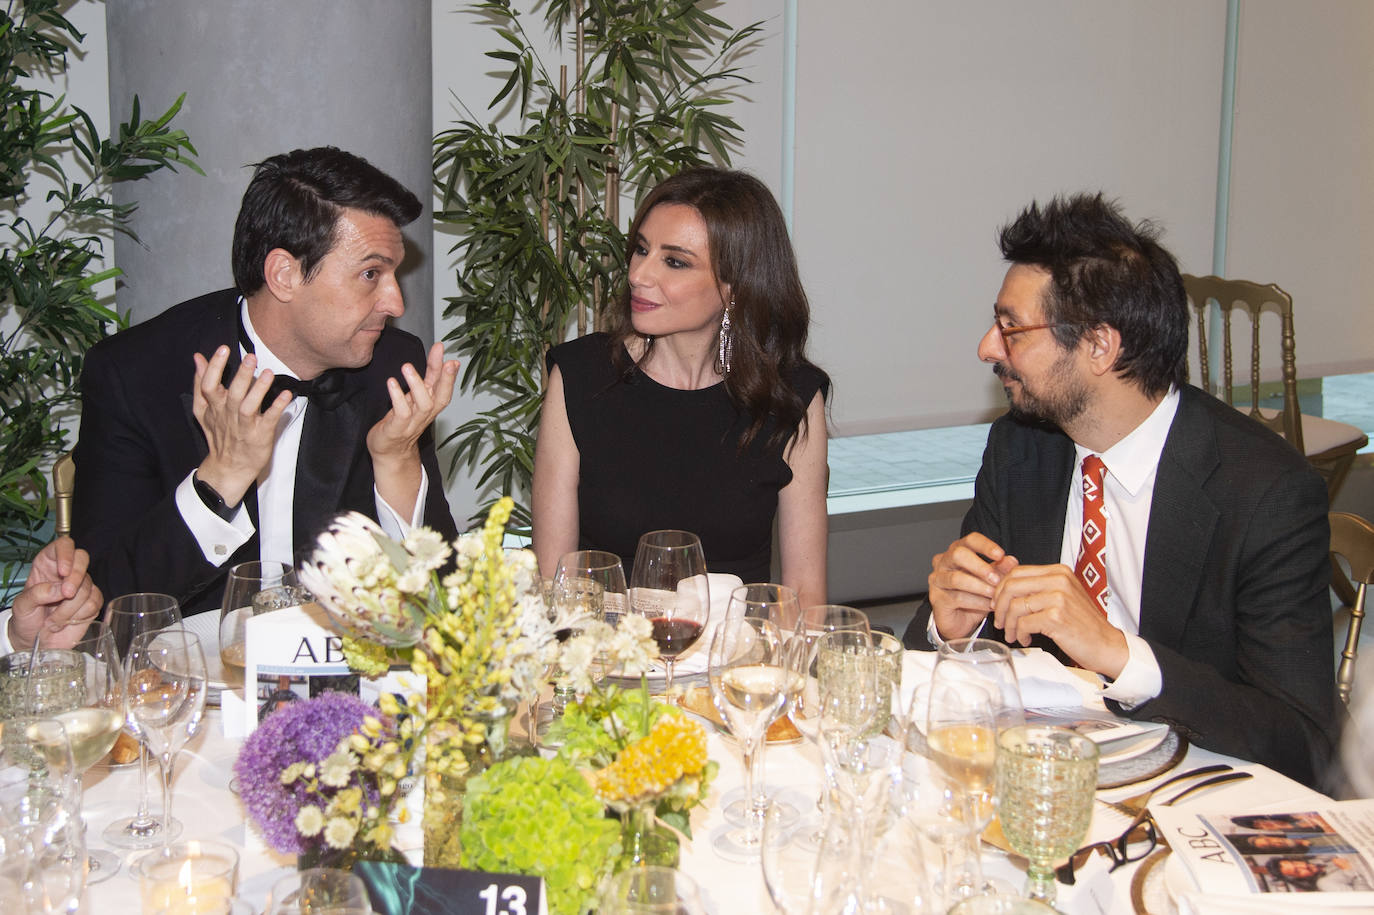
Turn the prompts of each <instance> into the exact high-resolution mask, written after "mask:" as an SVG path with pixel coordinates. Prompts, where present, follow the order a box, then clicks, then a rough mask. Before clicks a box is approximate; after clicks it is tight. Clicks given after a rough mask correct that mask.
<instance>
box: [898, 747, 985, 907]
mask: <svg viewBox="0 0 1374 915" xmlns="http://www.w3.org/2000/svg"><path fill="white" fill-rule="evenodd" d="M915 730H916V728H914V727H913V728H911V729H910V731H909V732H908V733H911V732H914V731H915ZM898 792H899V798H900V807H901V812H902V816H903V818H904V819H906V820H907V821H908V822H909V823H910V824H911V825H912V826H913V827H914V828H915V830H916V832H917V834H918V835H919V837H920V838H921V839H924V840H925V842H926V843H929V846H930V847H931V848H933V849H934V850H935V851H936V852H937V854H936V855H935V856H930V855H925V856H923V857H924V860H925V861H926V862H927V870H928V872H929V877H930V891H931V893H932V895H933V896H934V900H933V901H934V902H936V903H938V906H937V910H938V911H941V912H943V911H945V910H946V909H947V908H949V906H951V905H953V904H954V903H956V902H958V901H959V899H961V898H963V896H964V895H965V894H966V893H967V892H968V888H971V887H972V886H973V882H972V879H971V878H968V877H967V876H966V875H967V874H968V873H969V872H970V871H971V870H972V869H973V868H975V867H976V866H977V864H976V861H974V862H973V863H970V862H969V856H970V854H972V855H975V856H976V854H977V852H976V851H972V852H971V851H970V848H969V845H970V842H973V841H976V840H977V836H978V835H979V834H980V833H981V832H982V831H983V828H984V826H985V825H986V821H985V820H983V819H982V818H981V817H980V816H979V815H978V814H977V813H975V810H974V803H973V801H972V799H971V798H970V797H969V796H968V794H967V793H966V792H965V791H964V789H963V787H962V786H961V785H960V784H959V783H958V782H956V781H954V780H953V779H951V778H949V777H948V776H947V775H946V774H945V773H944V771H943V770H941V769H940V767H939V766H937V765H936V764H935V763H934V762H933V761H932V760H930V759H929V758H927V757H926V756H923V755H922V754H921V753H919V752H906V753H904V754H903V756H902V775H901V781H900V784H899V786H898ZM937 861H938V862H939V865H938V869H936V862H937Z"/></svg>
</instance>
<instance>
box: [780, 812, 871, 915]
mask: <svg viewBox="0 0 1374 915" xmlns="http://www.w3.org/2000/svg"><path fill="white" fill-rule="evenodd" d="M811 833H816V834H818V835H819V836H820V839H819V841H816V842H813V841H811V840H810V834H811ZM761 841H762V849H761V855H762V858H763V882H764V884H765V885H766V886H767V887H768V895H769V896H770V897H771V898H772V900H773V904H774V905H776V906H777V907H778V909H779V910H781V911H782V912H783V913H784V915H812V913H820V912H837V911H844V910H845V907H844V905H843V901H844V897H845V895H846V893H847V892H848V889H849V888H850V887H851V886H852V885H853V884H854V883H855V881H856V879H857V878H856V869H857V867H858V866H859V862H858V860H857V858H856V856H855V855H854V854H853V851H854V849H853V847H852V845H851V844H850V842H849V831H848V830H847V829H845V828H844V823H843V821H842V820H841V819H840V818H839V817H822V816H821V815H820V814H815V815H813V816H812V817H810V818H808V819H806V820H803V821H802V822H801V823H800V824H798V825H797V826H796V827H795V828H794V827H793V826H790V825H788V823H787V816H786V811H784V810H783V809H782V807H781V806H780V805H779V804H777V803H770V804H769V805H768V809H767V810H766V811H764V814H763V835H762V839H761Z"/></svg>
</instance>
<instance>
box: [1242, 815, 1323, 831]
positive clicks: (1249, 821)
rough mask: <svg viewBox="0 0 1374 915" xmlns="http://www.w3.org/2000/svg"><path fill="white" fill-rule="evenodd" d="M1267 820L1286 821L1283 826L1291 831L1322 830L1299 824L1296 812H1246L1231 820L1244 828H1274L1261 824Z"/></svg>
mask: <svg viewBox="0 0 1374 915" xmlns="http://www.w3.org/2000/svg"><path fill="white" fill-rule="evenodd" d="M1266 820H1267V821H1271V822H1275V823H1285V824H1287V825H1285V826H1284V827H1283V828H1284V829H1285V830H1287V831H1289V832H1320V831H1321V830H1316V829H1313V828H1311V827H1307V826H1300V825H1299V824H1298V817H1297V816H1295V815H1294V814H1291V813H1247V814H1245V815H1243V816H1234V817H1231V822H1232V823H1235V824H1236V825H1237V826H1239V827H1240V828H1242V829H1263V830H1272V829H1273V827H1271V826H1261V825H1260V824H1261V823H1263V822H1265V821H1266Z"/></svg>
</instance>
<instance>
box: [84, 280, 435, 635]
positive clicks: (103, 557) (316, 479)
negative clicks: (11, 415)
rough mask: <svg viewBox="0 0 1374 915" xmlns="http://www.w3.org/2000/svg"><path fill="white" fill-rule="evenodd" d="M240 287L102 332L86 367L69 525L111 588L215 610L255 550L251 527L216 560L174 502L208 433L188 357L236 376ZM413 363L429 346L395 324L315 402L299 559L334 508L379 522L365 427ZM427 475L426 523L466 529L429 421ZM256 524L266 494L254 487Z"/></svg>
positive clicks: (299, 520) (424, 442) (298, 530)
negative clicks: (218, 362) (260, 497)
mask: <svg viewBox="0 0 1374 915" xmlns="http://www.w3.org/2000/svg"><path fill="white" fill-rule="evenodd" d="M238 295H239V294H238V292H237V290H234V289H226V290H222V291H220V292H214V293H210V294H208V295H204V296H201V297H200V298H196V299H192V300H190V301H189V302H183V303H181V304H180V305H177V306H175V307H173V308H171V309H168V310H167V311H165V312H163V313H162V314H160V315H158V316H157V317H155V318H152V319H151V320H149V321H146V322H144V323H142V324H139V325H137V326H135V327H131V328H129V329H128V330H126V331H123V332H122V333H119V334H116V335H114V336H113V337H109V338H107V339H105V340H102V341H100V343H98V344H96V345H95V346H94V347H92V348H91V351H90V352H89V353H88V354H87V356H86V362H85V366H84V367H83V369H82V372H81V391H82V400H81V429H80V433H79V438H78V440H77V443H76V449H75V452H74V455H73V456H74V458H75V460H76V495H75V501H74V505H73V516H72V534H73V536H74V537H75V539H76V542H77V544H79V545H80V546H82V547H84V548H85V549H87V550H88V551H89V552H90V554H91V577H92V578H93V579H94V580H95V583H96V584H97V585H99V586H100V589H101V590H102V591H103V592H104V593H105V596H106V598H110V597H115V596H117V595H120V594H128V593H132V592H136V591H157V592H162V593H166V594H172V595H174V596H175V597H177V598H178V600H180V601H181V605H182V613H183V615H190V614H192V613H196V612H199V611H202V610H206V609H210V608H213V607H218V606H219V602H220V597H221V592H222V590H223V588H224V579H225V576H226V575H227V574H228V570H229V568H230V567H231V566H233V565H234V564H236V563H239V562H244V561H247V560H250V559H257V558H259V552H258V551H259V546H258V538H257V535H256V534H255V535H254V536H253V537H252V538H250V539H249V540H248V542H247V543H245V544H244V545H243V546H242V547H240V548H239V549H238V550H237V551H236V552H235V553H234V554H233V555H232V556H226V557H225V558H224V561H223V562H222V563H220V564H218V565H216V564H212V563H210V562H207V561H206V559H205V556H204V554H203V553H202V552H201V549H200V546H199V545H198V544H197V543H196V540H195V538H194V537H193V536H192V534H191V532H190V530H189V529H188V528H187V527H186V524H185V522H184V521H183V520H182V518H181V514H180V512H178V510H177V506H176V499H175V496H174V492H175V489H176V487H177V485H178V484H179V483H180V482H181V481H182V480H183V479H185V477H186V475H187V474H188V473H190V472H191V470H192V468H194V467H196V466H198V465H199V464H200V462H201V461H202V460H203V459H204V458H205V455H206V453H207V445H206V441H205V434H204V433H203V432H202V431H201V428H200V424H199V423H198V422H197V421H196V418H195V416H194V415H193V414H192V412H191V399H192V398H191V386H192V380H193V378H194V375H195V366H194V364H193V363H192V361H191V355H192V353H197V352H198V353H201V354H202V355H204V356H205V358H207V359H209V358H210V356H211V355H212V354H213V353H214V351H215V349H216V348H217V347H219V346H220V345H221V344H228V345H229V346H230V348H231V352H232V355H231V358H230V362H229V366H228V368H227V370H226V383H227V378H228V377H232V375H233V373H234V371H235V370H236V369H237V368H238V362H239V360H238ZM405 362H410V363H412V364H413V365H414V366H415V367H416V369H417V370H418V371H419V372H420V373H421V374H422V375H423V374H424V371H425V352H424V347H423V346H422V345H421V343H420V341H419V340H418V339H417V338H416V337H414V336H413V335H411V334H408V333H405V332H404V331H400V330H396V329H394V328H391V327H388V328H387V329H386V330H385V331H383V332H382V335H381V338H380V339H379V340H378V341H377V346H376V348H375V349H374V350H373V354H372V362H371V363H369V364H368V365H367V366H366V367H364V368H361V369H354V370H350V371H348V372H346V373H345V376H346V377H345V381H344V399H343V402H342V403H341V404H340V405H339V406H338V407H337V408H336V409H334V410H330V411H326V410H322V409H321V408H320V407H319V406H318V405H315V404H311V405H310V407H309V408H308V409H307V410H306V412H305V419H304V422H305V427H304V429H303V430H302V434H301V446H300V455H299V457H298V460H297V465H296V491H295V505H294V507H293V515H292V531H293V539H294V541H295V550H296V555H297V559H299V558H300V557H301V556H302V555H308V552H309V549H310V548H311V545H312V544H313V542H314V538H315V536H316V535H317V534H318V533H319V531H321V530H323V528H324V527H325V526H326V525H327V524H328V523H329V521H330V520H331V519H332V518H333V517H334V516H335V514H337V513H339V512H343V511H349V510H353V511H359V512H362V513H363V514H365V515H367V516H369V517H372V518H375V517H376V514H377V508H376V500H375V497H374V494H373V487H374V479H373V474H372V459H371V456H370V455H369V454H368V451H367V443H366V436H367V432H368V430H369V429H370V428H371V427H372V426H373V425H374V424H376V422H377V421H378V420H380V419H381V418H382V416H383V415H385V414H386V412H387V410H389V409H390V407H391V401H390V399H389V397H388V395H387V391H386V379H387V378H388V377H395V378H397V379H398V380H399V379H400V377H401V365H402V364H403V363H405ZM420 456H421V459H422V461H423V463H424V466H425V470H426V472H427V473H428V475H429V492H428V497H427V500H426V502H425V510H424V520H425V523H426V524H427V525H429V526H431V527H433V528H435V529H436V530H438V531H439V532H441V533H442V534H443V535H444V536H445V537H452V536H454V534H455V533H456V529H455V527H454V524H453V516H452V515H451V514H450V512H449V508H448V502H447V500H446V499H445V497H444V483H443V477H442V476H441V475H440V473H439V462H438V458H437V457H436V456H435V453H434V438H433V430H432V429H431V430H428V431H426V432H425V434H424V437H423V438H421V440H420ZM245 502H246V504H247V506H248V511H249V513H250V516H251V517H252V519H253V522H254V526H256V523H257V508H258V506H257V493H256V488H251V489H250V490H249V493H248V495H247V496H246V497H245Z"/></svg>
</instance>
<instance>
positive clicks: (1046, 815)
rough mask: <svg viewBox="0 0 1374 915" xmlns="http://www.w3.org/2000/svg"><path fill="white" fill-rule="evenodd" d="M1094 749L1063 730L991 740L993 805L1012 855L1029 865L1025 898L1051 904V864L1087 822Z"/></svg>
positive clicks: (1072, 845)
mask: <svg viewBox="0 0 1374 915" xmlns="http://www.w3.org/2000/svg"><path fill="white" fill-rule="evenodd" d="M1097 757H1098V751H1097V744H1095V743H1093V742H1092V741H1091V740H1089V739H1088V738H1086V737H1084V736H1082V735H1081V734H1077V733H1075V732H1073V731H1071V730H1069V729H1068V728H1057V727H1045V726H1037V725H1024V724H1023V725H1020V726H1019V727H1014V728H1009V729H1007V730H1005V731H1003V732H1001V733H1000V734H998V735H997V764H996V778H997V796H998V798H999V802H998V805H997V812H998V818H999V819H1000V820H1001V823H1002V833H1003V835H1005V836H1006V837H1007V844H1008V845H1010V846H1011V848H1012V851H1015V852H1016V853H1018V854H1020V855H1024V856H1025V858H1026V860H1027V861H1028V862H1029V863H1030V866H1029V868H1028V869H1027V871H1026V896H1027V897H1029V898H1031V899H1035V900H1038V901H1040V902H1043V903H1045V904H1046V905H1054V896H1055V884H1054V862H1055V861H1057V860H1059V859H1060V858H1063V857H1064V856H1066V855H1068V854H1069V853H1070V852H1072V851H1073V850H1074V849H1076V848H1077V847H1078V845H1079V843H1080V842H1082V841H1083V836H1084V835H1086V834H1087V832H1088V825H1089V824H1090V823H1091V822H1092V816H1093V798H1094V797H1095V796H1096V791H1097Z"/></svg>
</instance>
